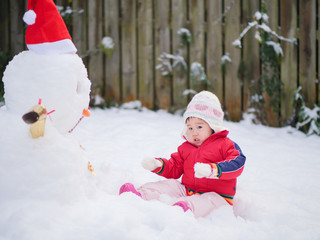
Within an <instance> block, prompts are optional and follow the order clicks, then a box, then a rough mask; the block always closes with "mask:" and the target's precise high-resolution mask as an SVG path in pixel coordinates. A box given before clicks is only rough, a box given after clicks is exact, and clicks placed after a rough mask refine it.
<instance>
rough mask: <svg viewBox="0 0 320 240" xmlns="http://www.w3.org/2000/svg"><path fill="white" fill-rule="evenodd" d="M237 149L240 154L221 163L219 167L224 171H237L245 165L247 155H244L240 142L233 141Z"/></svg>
mask: <svg viewBox="0 0 320 240" xmlns="http://www.w3.org/2000/svg"><path fill="white" fill-rule="evenodd" d="M233 144H234V147H235V149H236V150H237V151H238V152H239V154H238V156H236V157H235V158H234V159H231V160H228V161H225V162H221V163H219V167H220V168H221V171H222V172H223V173H232V172H236V171H238V170H239V169H241V168H243V167H244V163H245V161H246V157H245V156H244V155H243V153H242V151H241V149H240V147H239V146H238V144H236V143H235V142H233Z"/></svg>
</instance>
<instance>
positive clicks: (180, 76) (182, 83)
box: [171, 0, 188, 109]
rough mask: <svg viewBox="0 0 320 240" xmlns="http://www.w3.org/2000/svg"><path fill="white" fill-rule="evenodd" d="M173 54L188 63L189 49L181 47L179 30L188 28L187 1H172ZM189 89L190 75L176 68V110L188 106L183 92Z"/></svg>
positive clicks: (174, 88) (174, 76)
mask: <svg viewBox="0 0 320 240" xmlns="http://www.w3.org/2000/svg"><path fill="white" fill-rule="evenodd" d="M171 9H172V13H171V16H172V20H171V24H172V53H173V54H174V55H180V56H182V57H183V58H184V59H185V60H186V61H187V47H186V46H184V47H182V46H180V42H179V37H178V33H177V32H178V30H179V29H181V28H187V0H175V1H172V6H171ZM187 88H188V73H187V72H186V71H185V70H184V69H183V67H180V69H179V68H174V71H173V105H174V108H176V109H181V108H183V107H185V106H186V104H187V99H186V98H185V97H184V96H183V91H184V90H185V89H187Z"/></svg>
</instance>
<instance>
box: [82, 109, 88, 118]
mask: <svg viewBox="0 0 320 240" xmlns="http://www.w3.org/2000/svg"><path fill="white" fill-rule="evenodd" d="M82 115H83V116H85V117H90V110H89V109H83V111H82Z"/></svg>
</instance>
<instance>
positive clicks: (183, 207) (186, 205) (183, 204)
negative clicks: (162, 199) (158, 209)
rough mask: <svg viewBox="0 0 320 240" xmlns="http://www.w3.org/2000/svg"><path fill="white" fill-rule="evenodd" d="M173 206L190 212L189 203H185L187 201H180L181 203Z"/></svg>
mask: <svg viewBox="0 0 320 240" xmlns="http://www.w3.org/2000/svg"><path fill="white" fill-rule="evenodd" d="M172 206H179V207H182V209H183V211H185V212H186V211H188V210H189V209H190V208H189V206H188V203H187V202H185V201H179V202H176V203H175V204H173V205H172Z"/></svg>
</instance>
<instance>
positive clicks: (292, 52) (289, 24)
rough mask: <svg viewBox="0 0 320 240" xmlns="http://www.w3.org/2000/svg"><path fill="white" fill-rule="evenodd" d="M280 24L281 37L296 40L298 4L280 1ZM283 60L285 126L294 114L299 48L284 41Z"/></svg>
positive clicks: (282, 98)
mask: <svg viewBox="0 0 320 240" xmlns="http://www.w3.org/2000/svg"><path fill="white" fill-rule="evenodd" d="M280 4H281V5H280V9H281V13H280V23H281V35H282V36H283V37H286V38H290V39H292V38H295V37H296V36H295V35H296V31H295V29H296V19H297V2H296V1H293V2H292V1H291V0H282V1H280ZM281 47H282V50H283V55H284V56H283V58H282V61H281V81H282V83H283V87H282V93H281V121H282V124H285V123H286V122H288V120H289V119H290V117H291V115H292V112H293V97H294V91H295V90H296V88H297V82H298V76H297V72H298V70H297V67H298V62H297V61H298V59H297V46H296V45H294V44H292V43H288V42H284V41H282V43H281Z"/></svg>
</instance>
